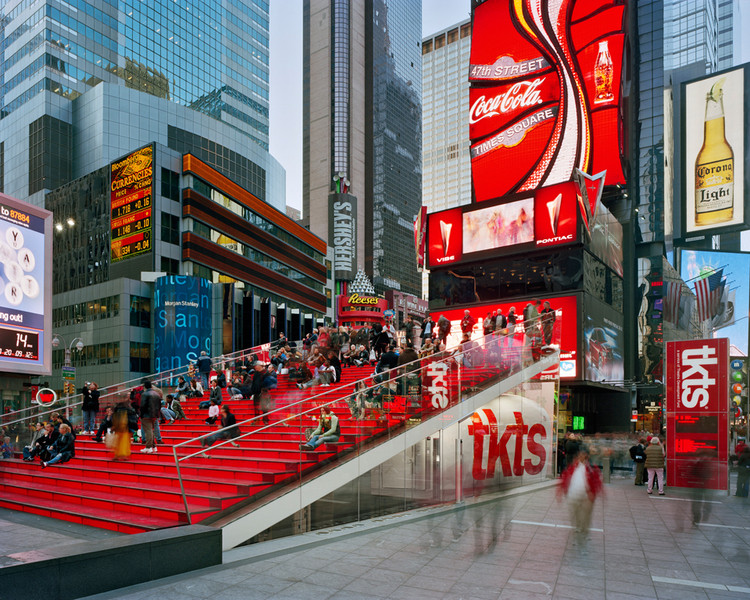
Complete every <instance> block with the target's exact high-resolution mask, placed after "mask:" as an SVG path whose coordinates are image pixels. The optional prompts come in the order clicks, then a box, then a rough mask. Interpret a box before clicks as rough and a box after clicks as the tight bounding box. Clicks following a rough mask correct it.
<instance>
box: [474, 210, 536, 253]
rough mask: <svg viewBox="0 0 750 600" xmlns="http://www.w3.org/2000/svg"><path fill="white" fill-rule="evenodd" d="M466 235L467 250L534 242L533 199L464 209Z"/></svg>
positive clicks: (489, 248) (490, 248)
mask: <svg viewBox="0 0 750 600" xmlns="http://www.w3.org/2000/svg"><path fill="white" fill-rule="evenodd" d="M463 236H464V252H465V253H466V254H469V253H471V252H481V251H482V250H492V249H495V248H504V247H507V246H515V245H516V244H528V243H530V242H533V241H534V199H533V198H526V199H524V200H516V201H515V202H507V203H505V204H498V205H496V206H491V207H489V208H482V209H480V210H475V211H471V212H466V213H464V215H463Z"/></svg>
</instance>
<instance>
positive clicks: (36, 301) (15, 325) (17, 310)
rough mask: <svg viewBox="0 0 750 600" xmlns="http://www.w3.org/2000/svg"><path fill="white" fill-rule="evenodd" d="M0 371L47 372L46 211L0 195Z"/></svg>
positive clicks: (49, 247) (49, 294) (49, 226)
mask: <svg viewBox="0 0 750 600" xmlns="http://www.w3.org/2000/svg"><path fill="white" fill-rule="evenodd" d="M0 263H2V268H1V269H0V371H4V372H11V373H31V374H48V373H49V372H50V367H51V350H50V345H49V342H48V336H49V334H50V327H51V313H52V311H51V307H52V292H51V290H52V287H51V286H52V282H51V279H50V275H51V264H52V213H50V212H48V211H46V210H43V209H39V208H36V207H34V206H31V205H29V204H26V203H24V202H20V201H19V200H15V199H14V198H11V197H10V196H6V195H4V194H0Z"/></svg>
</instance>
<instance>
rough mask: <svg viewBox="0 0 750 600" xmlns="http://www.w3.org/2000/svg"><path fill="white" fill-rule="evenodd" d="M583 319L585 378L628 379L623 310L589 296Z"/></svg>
mask: <svg viewBox="0 0 750 600" xmlns="http://www.w3.org/2000/svg"><path fill="white" fill-rule="evenodd" d="M582 320H583V323H582V325H583V362H584V377H583V378H584V379H587V380H589V381H599V382H604V381H607V382H610V383H619V384H622V382H623V380H624V379H625V363H624V360H623V356H624V351H625V336H624V334H623V327H622V314H620V313H618V312H617V311H616V310H614V309H612V308H610V307H608V306H607V305H606V304H603V303H601V302H598V301H596V300H593V299H589V298H587V299H586V306H585V310H584V311H583V316H582Z"/></svg>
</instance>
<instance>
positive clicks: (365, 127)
mask: <svg viewBox="0 0 750 600" xmlns="http://www.w3.org/2000/svg"><path fill="white" fill-rule="evenodd" d="M421 24H422V18H421V3H420V2H418V1H416V0H409V1H403V0H401V1H394V0H372V1H368V2H365V3H358V2H350V1H349V0H306V1H305V4H304V40H303V52H304V80H303V111H304V116H303V127H304V131H303V146H304V152H303V213H304V215H303V218H304V220H305V223H306V224H308V226H309V227H310V229H311V230H312V231H313V233H315V234H317V235H319V236H320V237H322V238H323V239H326V240H328V241H329V243H330V244H331V245H332V246H334V252H335V251H336V248H337V244H336V243H335V242H336V240H335V239H334V238H335V237H338V238H339V241H344V240H343V239H342V238H343V236H334V235H333V234H334V230H333V222H334V221H333V218H339V217H338V215H337V216H335V217H333V218H329V215H331V214H332V211H333V210H334V206H335V204H336V203H339V205H340V204H341V203H342V202H348V203H351V204H352V205H354V206H355V207H356V208H355V209H354V215H353V216H354V218H355V220H356V227H355V229H354V231H355V235H356V240H357V241H356V243H355V244H354V248H356V251H355V256H354V257H353V259H352V260H351V261H350V262H348V263H347V266H346V268H342V269H341V273H343V274H344V275H343V276H337V279H339V280H343V281H347V280H348V281H351V279H352V277H353V272H356V270H357V268H359V267H363V268H365V269H366V271H367V273H368V275H369V276H370V277H371V278H372V281H373V284H374V286H375V289H376V291H378V292H384V291H385V290H387V289H398V290H401V291H404V292H408V293H412V294H419V293H420V288H421V284H420V280H419V275H418V273H417V270H416V261H415V259H414V246H413V226H412V223H413V219H414V216H415V215H416V214H417V212H418V210H419V207H420V205H421V181H422V170H421V96H422V91H421V90H422V75H421V69H422V63H421V57H420V54H421V50H420V49H421V46H422V44H421ZM350 216H351V215H350ZM342 218H343V217H342ZM347 218H348V217H347ZM334 270H335V272H338V271H339V269H338V266H337V265H336V264H334Z"/></svg>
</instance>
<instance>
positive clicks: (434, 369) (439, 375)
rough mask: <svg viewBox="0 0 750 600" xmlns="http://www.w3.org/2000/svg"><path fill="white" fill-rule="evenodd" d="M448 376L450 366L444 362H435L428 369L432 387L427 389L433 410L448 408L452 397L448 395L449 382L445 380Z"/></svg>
mask: <svg viewBox="0 0 750 600" xmlns="http://www.w3.org/2000/svg"><path fill="white" fill-rule="evenodd" d="M447 375H448V365H447V364H445V363H442V362H434V363H432V364H430V366H429V367H427V377H429V378H430V385H429V386H428V387H427V393H428V394H430V399H431V402H432V407H433V408H445V407H446V406H448V401H449V400H450V396H449V395H448V382H447V381H446V380H445V378H446V376H447Z"/></svg>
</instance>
